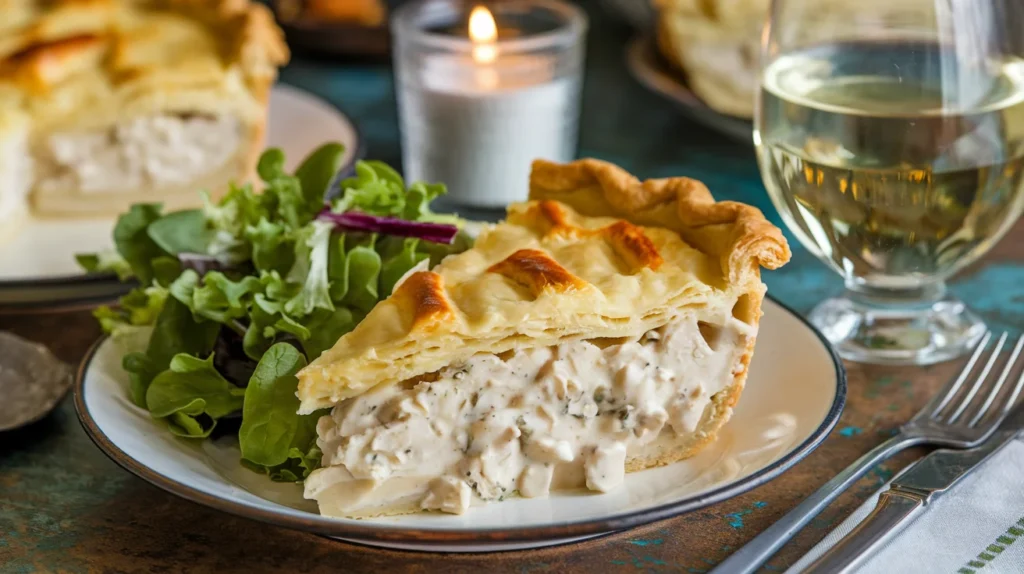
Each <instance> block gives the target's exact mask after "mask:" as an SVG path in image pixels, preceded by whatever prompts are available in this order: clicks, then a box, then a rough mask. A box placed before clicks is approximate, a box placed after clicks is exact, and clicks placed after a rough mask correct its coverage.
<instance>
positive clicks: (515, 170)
mask: <svg viewBox="0 0 1024 574" xmlns="http://www.w3.org/2000/svg"><path fill="white" fill-rule="evenodd" d="M553 68H554V64H553V61H552V60H551V59H550V58H546V57H542V56H526V55H522V56H519V55H504V56H503V55H501V54H499V55H498V57H497V58H496V59H495V60H494V61H493V62H491V63H488V64H481V63H480V62H476V61H474V60H472V59H470V58H468V57H465V56H455V55H450V54H435V55H431V56H429V57H428V58H427V59H426V61H425V62H424V66H423V69H422V72H421V75H420V77H419V82H417V83H418V84H419V89H414V90H402V92H404V93H403V96H402V97H403V98H405V99H406V101H405V102H403V104H404V105H402V106H401V108H402V114H403V116H404V117H403V123H404V125H405V126H406V132H407V133H406V134H405V145H406V150H405V158H406V166H405V169H406V172H407V175H408V177H409V179H410V180H425V181H437V182H442V183H445V184H447V186H448V191H449V198H450V199H451V200H452V201H453V202H455V203H460V204H463V205H469V206H474V207H490V208H501V207H504V206H505V205H507V204H509V203H512V202H515V201H522V200H525V199H526V197H527V194H528V192H529V172H530V162H531V161H533V160H534V159H537V158H543V159H549V160H553V161H569V160H571V159H572V158H573V156H574V155H575V149H576V133H577V122H578V117H577V100H578V90H579V86H578V85H577V83H576V81H575V80H574V79H572V78H557V79H555V78H554V69H553Z"/></svg>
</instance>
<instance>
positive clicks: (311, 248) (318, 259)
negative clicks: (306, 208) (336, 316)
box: [284, 221, 334, 315]
mask: <svg viewBox="0 0 1024 574" xmlns="http://www.w3.org/2000/svg"><path fill="white" fill-rule="evenodd" d="M333 227H334V226H333V225H332V224H331V223H330V222H325V221H314V222H313V223H311V224H310V225H309V226H307V227H306V228H305V229H304V230H303V234H304V235H305V236H306V237H305V239H304V240H303V241H302V246H303V247H304V249H303V250H302V253H301V254H299V253H296V256H295V264H294V265H293V267H292V270H291V271H290V272H289V273H288V280H289V281H292V282H297V283H300V284H301V285H302V290H301V291H299V294H298V295H296V296H295V297H294V298H293V299H291V300H290V301H288V302H287V303H285V307H284V308H285V311H287V312H288V314H290V315H309V314H310V313H312V312H313V310H315V309H326V310H328V311H333V310H334V303H332V302H331V292H330V279H329V276H328V263H329V262H328V255H329V254H330V241H331V230H332V229H333ZM296 251H297V252H298V251H299V250H298V249H296Z"/></svg>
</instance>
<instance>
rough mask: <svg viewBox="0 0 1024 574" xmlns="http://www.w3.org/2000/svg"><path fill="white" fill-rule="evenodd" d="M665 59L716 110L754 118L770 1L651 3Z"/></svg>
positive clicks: (660, 0) (657, 0)
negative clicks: (763, 35)
mask: <svg viewBox="0 0 1024 574" xmlns="http://www.w3.org/2000/svg"><path fill="white" fill-rule="evenodd" d="M653 1H654V4H655V8H656V9H657V13H658V16H657V40H658V46H659V48H660V51H661V53H662V55H663V56H665V58H666V59H667V60H668V61H669V62H671V63H672V64H673V65H674V66H676V67H677V68H678V69H679V70H680V71H682V72H684V73H685V74H686V81H687V84H688V85H689V86H690V87H691V88H692V89H693V91H694V92H695V93H696V94H697V95H698V96H700V98H701V99H702V100H703V101H704V102H705V103H706V104H707V105H708V106H710V107H711V108H713V109H714V110H716V111H718V112H720V113H723V114H726V115H730V116H737V117H741V118H745V119H750V118H751V117H753V115H754V92H755V90H756V88H757V81H758V80H757V73H758V54H759V46H760V40H761V30H762V28H763V27H764V22H765V18H766V17H767V16H768V7H769V4H770V0H653Z"/></svg>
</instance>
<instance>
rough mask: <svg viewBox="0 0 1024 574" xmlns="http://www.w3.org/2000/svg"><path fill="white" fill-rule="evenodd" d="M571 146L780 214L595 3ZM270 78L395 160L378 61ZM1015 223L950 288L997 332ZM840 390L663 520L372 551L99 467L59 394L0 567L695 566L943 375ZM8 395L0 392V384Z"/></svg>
mask: <svg viewBox="0 0 1024 574" xmlns="http://www.w3.org/2000/svg"><path fill="white" fill-rule="evenodd" d="M587 6H588V8H590V10H589V11H590V15H591V24H592V26H591V32H590V34H589V50H588V62H587V75H586V83H585V88H584V97H583V118H582V127H581V144H580V155H582V156H593V157H598V158H602V159H606V160H609V161H612V162H615V163H617V164H619V165H621V166H623V167H625V168H627V169H629V170H630V171H632V172H633V173H635V174H637V175H638V176H641V177H661V176H670V175H685V176H690V177H694V178H697V179H700V180H703V181H704V182H706V183H707V184H708V186H709V187H710V188H711V190H712V191H713V192H714V193H715V195H716V196H717V197H718V198H720V199H721V198H726V199H736V200H740V201H745V202H748V203H752V204H754V205H757V206H758V207H760V208H761V209H763V210H764V211H765V212H766V213H767V214H769V215H770V216H771V217H772V218H773V219H775V220H776V223H779V224H781V222H779V221H778V218H777V216H776V215H775V211H774V209H772V207H771V205H770V202H769V201H768V198H767V196H766V194H765V192H764V188H763V187H762V184H761V180H760V177H759V175H758V171H757V166H756V163H755V160H754V156H753V151H752V149H751V148H750V147H747V146H744V145H740V144H737V143H735V142H733V141H731V140H729V139H727V138H725V137H723V136H720V135H718V134H716V133H714V132H711V131H708V130H707V129H704V128H702V127H700V126H697V125H695V124H693V123H691V122H689V121H687V120H685V119H683V117H682V116H681V115H680V114H679V113H678V111H677V110H676V109H675V108H674V107H673V105H672V104H671V103H669V102H667V101H663V100H662V99H661V98H660V97H658V96H656V95H654V94H651V93H649V92H647V91H646V90H645V89H644V88H642V87H640V86H639V85H638V84H637V83H636V82H635V81H634V80H633V79H632V78H631V77H630V76H629V74H628V73H627V71H626V69H625V65H624V57H623V47H624V45H625V42H626V41H627V40H628V39H629V37H630V33H629V31H628V30H627V29H626V28H625V27H622V26H618V25H616V24H615V23H613V22H611V21H609V19H608V18H607V17H605V16H604V15H602V14H600V13H598V12H597V11H596V9H593V8H592V6H591V5H589V4H588V5H587ZM282 81H284V82H286V83H290V84H294V85H296V86H300V87H302V88H305V89H307V90H309V91H312V92H314V93H316V94H318V95H320V96H321V97H323V98H325V99H327V100H329V101H331V102H333V103H335V104H337V105H338V107H340V108H341V109H343V110H344V111H345V112H346V113H348V114H349V115H350V116H351V117H352V118H353V119H354V120H355V121H356V123H357V124H358V125H359V128H360V130H361V131H362V133H363V135H364V136H365V138H366V140H367V145H368V152H369V155H370V156H372V157H374V158H376V159H382V160H384V161H387V162H389V163H392V164H395V165H397V164H399V163H400V150H399V139H398V125H397V114H396V110H395V102H394V90H393V84H392V78H391V72H390V68H389V67H388V66H386V65H384V64H352V63H347V64H340V63H337V62H323V61H316V60H313V59H308V58H303V57H301V56H298V57H296V58H295V59H294V61H293V62H292V64H290V65H289V66H288V67H287V68H286V69H285V70H284V71H283V72H282ZM791 241H792V238H791ZM793 247H794V257H793V261H792V262H791V263H790V264H789V265H788V266H786V267H785V268H784V269H783V270H780V271H777V272H773V273H770V274H768V275H767V276H766V282H767V283H768V285H769V290H770V292H771V293H772V294H773V295H774V296H776V297H777V298H779V299H780V300H781V301H783V302H784V303H786V304H787V305H790V306H791V307H793V308H795V309H797V310H798V311H801V312H806V311H807V310H809V309H810V308H811V307H812V306H813V305H814V304H815V303H816V302H817V301H819V300H821V299H822V298H824V297H826V296H828V295H830V294H832V293H835V292H838V291H839V290H840V289H841V282H840V280H839V278H838V276H836V275H834V274H833V273H832V272H830V271H828V270H826V269H825V268H824V267H823V266H822V265H821V264H819V263H818V262H817V261H816V260H814V259H813V258H812V257H811V256H810V255H809V254H808V253H807V252H806V251H804V250H803V249H801V248H800V247H799V246H798V245H796V244H795V243H794V244H793ZM1022 261H1024V225H1021V224H1019V225H1018V226H1017V227H1016V228H1015V229H1014V230H1013V231H1012V232H1011V233H1010V235H1009V236H1007V237H1006V238H1005V239H1004V240H1003V241H1002V242H1001V243H1000V244H999V245H998V246H997V247H996V248H995V249H994V250H993V251H992V253H990V254H989V256H988V257H986V258H985V259H984V260H983V261H982V262H980V263H978V264H976V265H974V266H973V267H972V268H971V269H969V270H968V271H967V272H965V273H964V274H962V275H961V276H960V277H958V278H957V280H956V281H955V284H954V286H953V291H954V292H955V293H956V294H957V295H959V296H960V297H962V298H964V299H965V300H966V301H968V302H969V303H970V304H971V305H972V306H973V307H974V309H976V310H977V311H978V312H979V313H980V314H981V315H982V316H983V317H984V318H985V319H986V320H987V321H988V322H989V323H990V324H991V325H992V326H993V327H995V328H1004V329H1010V330H1012V331H1015V332H1020V331H1021V330H1022V329H1024V287H1022V286H1024V264H1022ZM0 329H6V330H11V331H14V332H16V333H18V334H20V335H22V336H25V337H27V338H30V339H34V340H37V341H40V342H42V343H44V344H46V345H48V346H49V347H50V348H51V349H53V350H54V352H56V353H57V354H58V356H60V357H61V358H62V359H64V360H65V361H68V362H69V363H77V362H78V361H79V360H80V359H81V357H82V356H83V355H84V353H85V351H86V349H87V348H88V346H89V345H90V344H91V343H92V341H93V340H95V338H96V337H97V336H98V335H99V331H98V329H97V328H96V326H95V325H94V323H93V321H92V319H91V317H90V316H89V314H88V312H87V311H83V310H79V311H69V312H61V313H32V314H18V315H6V316H0ZM848 368H849V375H850V394H849V402H848V407H847V410H846V412H845V413H844V415H843V419H842V421H841V422H840V424H839V426H838V427H837V429H836V431H835V432H833V434H832V436H831V437H829V439H828V440H827V441H826V442H825V443H824V444H823V445H822V446H821V447H820V448H819V449H818V450H817V451H815V452H814V453H813V454H811V455H810V457H808V458H807V459H806V460H805V461H804V462H801V463H800V464H798V465H797V466H796V467H794V468H793V469H791V470H790V471H788V472H787V473H785V474H784V475H783V476H782V477H780V478H778V479H776V480H774V481H772V482H771V483H769V484H767V485H764V486H762V487H759V488H758V489H756V490H754V491H752V492H750V493H747V494H745V495H742V496H739V497H736V498H735V499H732V500H729V501H727V502H724V503H722V504H719V505H716V506H712V507H709V508H706V509H704V510H701V511H698V512H694V513H691V514H689V515H686V516H682V517H679V518H676V519H671V520H666V521H662V522H659V523H656V524H653V525H650V526H647V527H643V528H640V529H637V530H634V531H631V532H626V533H622V534H617V535H612V536H609V537H605V538H602V539H598V540H594V541H589V542H584V543H580V544H574V545H568V546H562V547H556V548H550V549H544V550H537V551H529V552H512V553H503V554H494V555H461V556H441V555H436V554H416V553H402V552H390V551H384V550H376V549H371V548H365V547H361V546H353V545H348V544H344V543H341V542H335V541H330V540H326V539H323V538H319V537H317V536H314V535H310V534H305V533H299V532H292V531H288V530H283V529H280V528H276V527H272V526H267V525H264V524H260V523H256V522H251V521H248V520H244V519H240V518H235V517H231V516H228V515H225V514H221V513H218V512H215V511H212V510H209V509H206V508H203V507H200V506H198V505H195V504H192V503H190V502H186V501H183V500H180V499H177V498H175V497H173V496H171V495H169V494H166V493H164V492H162V491H160V490H158V489H156V488H154V487H152V486H150V485H148V484H146V483H144V482H143V481H142V480H140V479H138V478H136V477H134V476H133V475H131V474H129V473H128V472H126V471H124V470H122V469H121V468H119V467H118V466H116V465H115V464H114V463H112V462H110V461H109V460H108V459H107V458H106V457H105V456H104V455H103V454H102V453H100V451H99V450H98V449H97V448H96V447H95V446H93V444H92V443H91V442H90V441H89V439H88V438H87V437H86V436H85V434H84V432H83V431H82V429H81V427H80V426H79V424H78V421H77V419H76V418H75V414H74V410H73V409H72V407H71V404H70V401H69V400H66V401H64V403H63V404H62V405H61V407H60V408H59V409H58V410H57V411H56V412H55V413H54V414H53V415H51V416H50V417H48V418H47V419H44V420H43V421H41V422H39V423H37V424H34V425H32V426H30V427H28V428H25V429H21V430H19V431H14V432H8V433H0V572H35V571H42V572H49V571H62V572H136V571H147V572H181V571H194V572H212V571H247V572H263V571H268V572H269V571H296V572H305V571H324V572H385V571H406V570H409V571H416V572H434V571H452V572H477V571H480V570H482V569H484V568H486V569H488V570H492V571H495V572H499V571H501V572H504V571H509V572H523V573H526V572H531V573H533V572H564V571H577V570H579V571H582V570H589V571H593V572H602V573H603V572H637V571H645V572H646V571H650V572H689V573H701V572H706V571H708V570H710V569H711V568H712V567H713V566H714V564H716V563H717V562H719V561H720V560H722V559H723V558H724V557H725V556H727V555H729V554H730V553H731V552H732V551H733V550H735V549H736V548H737V547H739V546H740V545H742V544H743V543H744V542H746V541H747V540H749V539H750V538H751V537H752V536H754V534H756V533H757V532H758V531H759V530H760V529H763V528H764V527H766V526H768V525H769V524H771V523H772V522H773V521H774V520H775V519H777V518H778V517H780V516H781V515H782V514H783V513H784V512H785V511H786V510H788V509H789V508H791V507H792V506H793V505H794V504H796V502H797V501H799V500H800V499H801V498H802V497H804V496H806V495H807V494H808V493H810V492H812V491H813V490H814V489H815V488H817V487H818V486H820V485H821V484H822V483H824V482H825V481H826V480H828V478H830V477H831V476H832V475H834V474H835V473H837V472H838V471H839V470H840V469H842V468H843V467H845V466H846V465H847V464H849V463H850V462H852V461H853V460H854V459H856V458H857V457H858V456H860V455H861V454H863V453H864V452H866V451H867V450H868V449H870V448H871V447H872V446H874V445H876V444H878V443H879V442H881V441H882V440H884V439H885V438H886V437H888V436H890V435H891V433H892V432H894V429H895V428H896V427H897V426H898V425H899V424H900V423H901V422H902V421H904V420H906V419H907V418H908V417H909V416H910V415H911V413H913V412H914V411H916V410H917V409H918V408H920V406H921V405H922V404H923V403H924V402H925V401H926V400H927V398H928V397H929V395H930V394H931V393H932V392H934V390H935V389H936V388H937V386H939V385H940V384H941V383H942V382H943V381H944V380H945V379H946V378H947V377H948V376H949V375H950V374H951V373H952V372H953V371H955V369H956V366H955V365H952V364H946V365H938V366H934V367H930V368H927V369H891V368H888V369H887V368H880V367H866V366H859V365H848ZM0 400H3V397H0ZM919 454H920V453H919V452H913V453H906V454H905V455H904V456H901V457H898V458H896V459H894V460H892V461H889V462H887V463H885V464H883V465H880V466H879V467H877V468H875V469H874V470H873V471H872V472H871V474H870V475H869V476H868V477H866V478H865V479H863V480H862V481H861V482H860V483H858V484H857V485H856V486H855V487H854V488H852V489H851V491H850V492H848V493H847V494H845V495H844V496H843V497H841V498H840V499H839V501H838V502H837V503H835V504H834V505H833V506H832V507H831V508H829V509H828V510H827V511H826V512H825V513H823V514H822V515H821V516H820V517H819V518H818V519H816V520H815V521H814V522H813V523H812V524H811V525H810V526H809V527H808V528H807V529H805V531H804V532H802V533H801V534H800V536H799V537H798V538H797V539H796V540H795V541H794V542H793V543H792V544H790V545H789V546H787V547H786V548H785V549H784V550H783V552H781V553H780V554H779V555H777V556H776V557H775V558H774V559H773V560H772V561H771V562H770V563H769V564H768V565H767V566H766V567H765V569H764V570H765V571H778V570H783V569H785V567H786V566H788V565H789V564H792V563H793V562H794V561H795V560H796V559H797V558H798V557H799V556H800V555H801V554H802V553H803V552H805V551H806V550H807V549H808V548H809V547H810V546H812V545H813V544H814V543H815V542H817V541H818V540H820V539H821V538H822V537H823V536H824V535H825V533H826V532H828V530H829V529H830V528H831V527H832V526H833V525H835V524H836V523H838V522H839V521H840V520H842V518H843V517H845V516H846V515H847V514H848V513H849V512H850V511H851V510H852V509H853V508H854V507H855V506H856V505H857V504H859V503H860V502H861V501H862V500H864V499H865V498H866V497H867V496H868V495H870V493H871V492H872V491H873V490H874V489H876V488H877V487H878V485H879V484H881V483H883V482H884V481H885V480H886V479H887V478H888V477H891V476H892V474H893V473H894V472H896V471H898V470H899V469H900V468H901V467H902V466H904V465H906V464H907V463H908V462H909V461H911V460H912V459H913V458H914V457H915V456H918V455H919Z"/></svg>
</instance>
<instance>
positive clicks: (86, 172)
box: [36, 115, 243, 193]
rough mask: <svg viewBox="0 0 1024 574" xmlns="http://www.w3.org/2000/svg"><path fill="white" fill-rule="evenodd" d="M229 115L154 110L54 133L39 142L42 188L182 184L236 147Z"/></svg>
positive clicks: (238, 134)
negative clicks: (149, 113)
mask: <svg viewBox="0 0 1024 574" xmlns="http://www.w3.org/2000/svg"><path fill="white" fill-rule="evenodd" d="M242 136H243V134H242V128H241V124H240V123H239V121H238V120H237V119H236V118H233V117H230V116H205V115H192V116H179V115H157V116H150V117H142V118H135V119H132V120H128V121H125V122H122V123H119V124H117V125H116V126H113V127H111V128H110V129H106V130H95V131H84V132H67V133H55V134H52V135H50V136H48V137H47V138H45V141H43V142H42V144H41V145H40V146H39V150H38V152H37V154H38V156H39V160H40V161H38V162H37V173H36V181H37V185H38V188H39V189H40V190H43V191H66V190H78V191H81V192H83V193H107V192H112V191H113V192H116V191H125V192H133V191H138V190H140V189H152V188H157V187H161V186H168V185H180V184H186V183H189V182H191V181H194V180H195V179H197V178H199V177H201V176H203V175H205V174H208V173H210V172H213V171H214V170H216V169H218V168H220V167H222V166H223V165H224V164H226V163H227V162H228V161H229V160H230V159H231V158H233V157H234V156H235V155H236V154H237V153H238V150H239V146H240V145H241V143H242V139H243V137H242Z"/></svg>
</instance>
